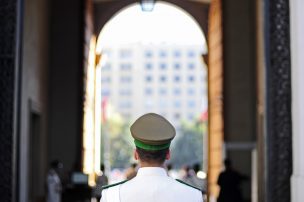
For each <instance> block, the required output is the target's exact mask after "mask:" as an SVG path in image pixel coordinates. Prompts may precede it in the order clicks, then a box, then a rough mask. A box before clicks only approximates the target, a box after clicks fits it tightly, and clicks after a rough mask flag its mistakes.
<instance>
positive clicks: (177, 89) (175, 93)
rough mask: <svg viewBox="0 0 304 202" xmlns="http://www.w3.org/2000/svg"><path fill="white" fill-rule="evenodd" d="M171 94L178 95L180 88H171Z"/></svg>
mask: <svg viewBox="0 0 304 202" xmlns="http://www.w3.org/2000/svg"><path fill="white" fill-rule="evenodd" d="M173 94H174V95H180V94H181V89H179V88H175V89H174V90H173Z"/></svg>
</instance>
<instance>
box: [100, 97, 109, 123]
mask: <svg viewBox="0 0 304 202" xmlns="http://www.w3.org/2000/svg"><path fill="white" fill-rule="evenodd" d="M107 105H108V98H107V97H105V98H103V100H102V102H101V109H102V122H103V123H105V122H106V121H107Z"/></svg>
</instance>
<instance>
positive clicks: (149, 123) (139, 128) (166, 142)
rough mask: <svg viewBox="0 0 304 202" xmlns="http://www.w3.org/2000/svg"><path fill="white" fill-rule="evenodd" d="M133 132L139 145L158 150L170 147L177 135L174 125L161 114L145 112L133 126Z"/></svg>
mask: <svg viewBox="0 0 304 202" xmlns="http://www.w3.org/2000/svg"><path fill="white" fill-rule="evenodd" d="M130 131H131V134H132V137H133V138H134V143H135V145H136V146H137V147H139V148H141V149H144V150H148V151H157V150H162V149H167V148H169V147H170V143H171V141H172V139H173V138H174V137H175V134H176V132H175V129H174V127H173V125H172V124H171V123H170V122H169V121H168V120H167V119H165V118H164V117H162V116H161V115H158V114H155V113H148V114H144V115H143V116H141V117H139V118H138V119H137V120H136V121H135V122H134V123H133V124H132V126H131V129H130Z"/></svg>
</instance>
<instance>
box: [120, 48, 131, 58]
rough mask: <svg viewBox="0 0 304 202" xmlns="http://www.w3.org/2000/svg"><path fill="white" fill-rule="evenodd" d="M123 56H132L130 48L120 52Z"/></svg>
mask: <svg viewBox="0 0 304 202" xmlns="http://www.w3.org/2000/svg"><path fill="white" fill-rule="evenodd" d="M119 56H120V57H121V58H130V57H131V56H132V51H131V50H129V49H122V50H120V52H119Z"/></svg>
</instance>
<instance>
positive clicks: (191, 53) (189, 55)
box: [188, 50, 195, 58]
mask: <svg viewBox="0 0 304 202" xmlns="http://www.w3.org/2000/svg"><path fill="white" fill-rule="evenodd" d="M194 56H195V53H194V51H193V50H190V51H188V57H189V58H193V57H194Z"/></svg>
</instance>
